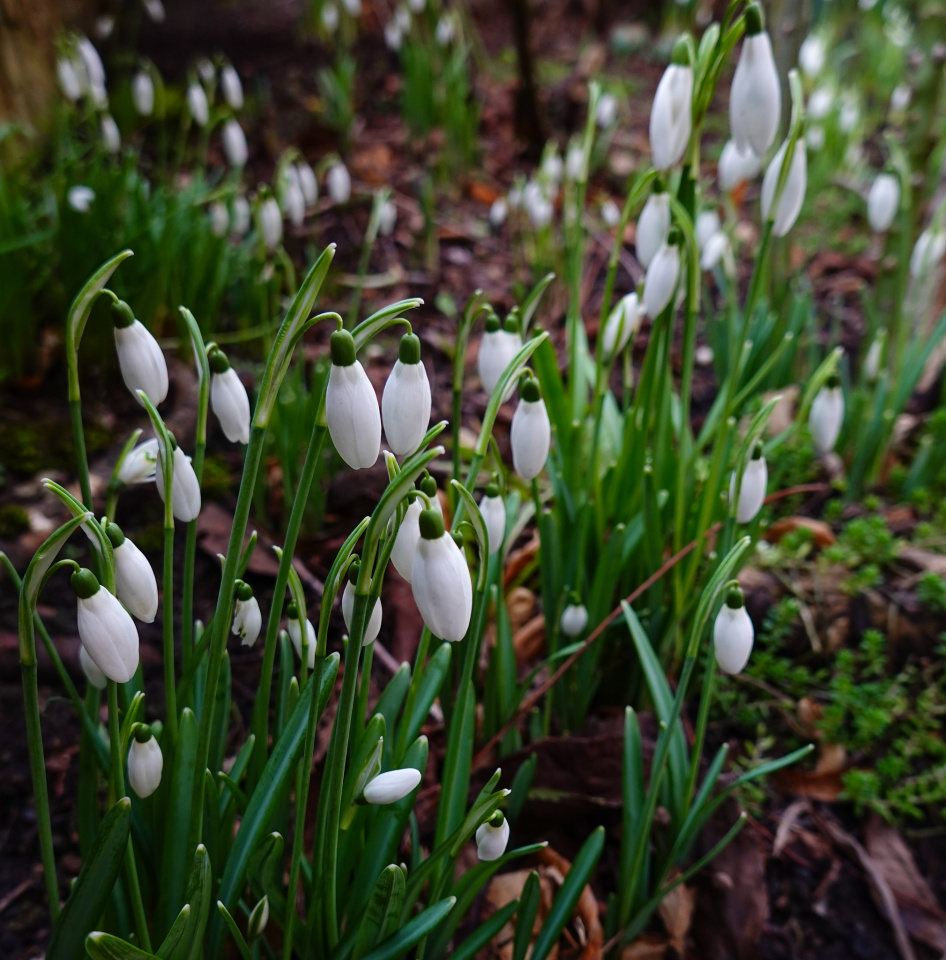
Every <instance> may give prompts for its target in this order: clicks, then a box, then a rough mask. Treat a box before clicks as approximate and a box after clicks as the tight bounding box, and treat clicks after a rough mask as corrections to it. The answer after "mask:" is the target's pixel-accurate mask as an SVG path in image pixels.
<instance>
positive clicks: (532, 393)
mask: <svg viewBox="0 0 946 960" xmlns="http://www.w3.org/2000/svg"><path fill="white" fill-rule="evenodd" d="M509 439H510V444H511V446H512V465H513V469H514V470H515V471H516V473H518V474H519V476H520V477H522V479H523V480H534V479H535V478H536V477H537V476H538V475H539V474H540V473H541V472H542V468H543V467H544V466H545V461H546V460H547V459H548V455H549V448H550V447H551V445H552V425H551V424H550V423H549V414H548V411H547V410H546V409H545V401H544V400H543V399H542V393H541V390H540V389H539V381H538V380H536V379H535V377H533V376H531V375H530V376H528V377H526V379H525V380H523V381H522V385H521V387H520V388H519V403H518V405H517V406H516V412H515V413H514V414H513V415H512V428H511V430H510V436H509Z"/></svg>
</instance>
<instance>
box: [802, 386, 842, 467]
mask: <svg viewBox="0 0 946 960" xmlns="http://www.w3.org/2000/svg"><path fill="white" fill-rule="evenodd" d="M843 422H844V394H843V393H842V392H841V381H840V380H839V379H838V377H837V376H832V377H830V378H829V379H828V382H827V383H826V384H825V385H824V386H823V387H822V388H821V389H820V390H819V391H818V395H817V396H816V397H815V399H814V402H813V403H812V404H811V412H810V413H809V414H808V426H809V428H810V429H811V442H812V445H813V446H814V448H815V452H816V453H817V454H819V455H820V456H822V457H823V456H824V455H825V454H826V453H830V452H831V451H832V450H833V449H834V445H835V444H836V443H837V442H838V435H839V434H840V433H841V424H842V423H843Z"/></svg>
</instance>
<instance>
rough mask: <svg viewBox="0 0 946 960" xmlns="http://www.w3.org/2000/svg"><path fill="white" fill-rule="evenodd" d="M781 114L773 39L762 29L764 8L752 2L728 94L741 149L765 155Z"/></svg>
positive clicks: (780, 94)
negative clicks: (749, 149) (748, 149)
mask: <svg viewBox="0 0 946 960" xmlns="http://www.w3.org/2000/svg"><path fill="white" fill-rule="evenodd" d="M781 115H782V88H781V85H780V84H779V79H778V68H777V67H776V66H775V57H774V56H773V55H772V42H771V41H770V40H769V35H768V33H767V32H766V31H765V30H764V29H763V22H762V10H761V8H760V7H759V5H758V4H755V3H752V4H750V5H749V6H748V7H747V8H746V38H745V40H743V42H742V51H741V53H740V54H739V63H738V64H737V65H736V72H735V74H733V79H732V88H731V90H730V93H729V123H730V126H731V128H732V138H733V140H735V142H736V145H737V146H738V147H739V148H740V149H741V150H746V149H747V148H751V149H752V151H753V152H754V153H755V154H756V155H757V156H760V157H761V156H764V155H765V154H766V153H767V152H768V149H769V147H771V146H772V141H773V140H775V134H776V133H777V132H778V125H779V120H780V119H781Z"/></svg>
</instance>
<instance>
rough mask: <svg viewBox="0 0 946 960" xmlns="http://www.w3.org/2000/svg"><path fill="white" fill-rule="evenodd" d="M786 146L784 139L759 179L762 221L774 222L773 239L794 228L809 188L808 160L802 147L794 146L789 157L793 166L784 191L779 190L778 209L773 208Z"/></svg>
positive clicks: (800, 145) (786, 142)
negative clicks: (760, 180)
mask: <svg viewBox="0 0 946 960" xmlns="http://www.w3.org/2000/svg"><path fill="white" fill-rule="evenodd" d="M788 144H789V141H788V140H786V141H785V142H784V143H783V144H782V145H781V146H780V147H779V148H778V152H777V153H776V154H775V156H774V157H773V158H772V162H771V163H770V164H769V167H768V169H767V170H766V171H765V176H764V177H763V178H762V219H763V220H764V221H767V220H769V219H772V220H773V221H774V223H773V226H772V233H773V234H775V236H776V237H784V236H785V234H786V233H788V231H789V230H791V229H792V227H793V226H794V225H795V221H796V220H797V219H798V214H799V213H801V208H802V204H803V203H804V202H805V189H806V188H807V185H808V160H807V157H806V155H805V150H804V147H803V146H802V144H800V143H796V144H795V150H794V153H793V154H792V165H791V167H789V170H788V177H787V178H786V180H785V188H784V189H783V190H782V196H781V198H780V199H779V202H778V208H777V209H775V210H773V209H772V206H773V204H774V203H775V191H776V188H777V187H778V180H779V172H780V171H781V169H782V162H783V161H784V159H785V151H786V150H787V149H788Z"/></svg>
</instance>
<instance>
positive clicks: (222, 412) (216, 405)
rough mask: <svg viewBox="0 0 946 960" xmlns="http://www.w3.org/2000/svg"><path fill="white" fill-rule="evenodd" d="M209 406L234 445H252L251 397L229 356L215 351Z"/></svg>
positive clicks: (211, 358)
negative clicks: (232, 365) (231, 364)
mask: <svg viewBox="0 0 946 960" xmlns="http://www.w3.org/2000/svg"><path fill="white" fill-rule="evenodd" d="M210 369H211V371H212V372H211V375H210V406H211V409H212V410H213V412H214V415H215V416H216V417H217V419H218V420H219V421H220V426H221V428H222V429H223V433H224V436H225V437H226V438H227V439H228V440H229V441H230V442H231V443H249V442H250V398H249V397H248V396H247V393H246V387H244V386H243V381H242V380H240V378H239V377H238V376H237V372H236V370H234V369H233V367H231V366H230V362H229V361H228V360H227V357H226V354H224V352H223V351H222V350H220V349H216V350H214V351H213V353H212V354H211V356H210Z"/></svg>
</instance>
